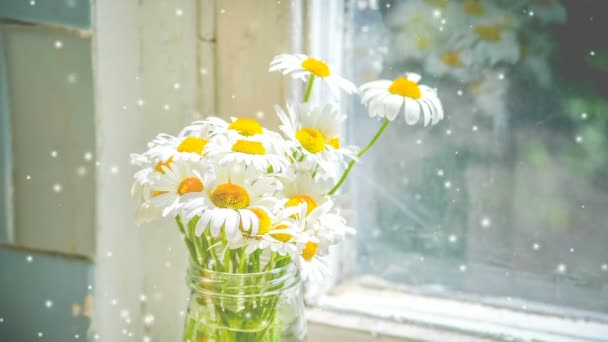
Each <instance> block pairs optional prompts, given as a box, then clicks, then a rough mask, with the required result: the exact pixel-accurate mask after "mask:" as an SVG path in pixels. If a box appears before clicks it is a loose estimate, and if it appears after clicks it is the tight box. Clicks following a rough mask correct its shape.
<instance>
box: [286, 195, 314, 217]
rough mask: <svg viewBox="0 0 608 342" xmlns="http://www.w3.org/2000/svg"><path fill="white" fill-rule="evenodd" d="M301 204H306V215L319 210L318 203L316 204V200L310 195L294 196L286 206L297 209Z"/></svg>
mask: <svg viewBox="0 0 608 342" xmlns="http://www.w3.org/2000/svg"><path fill="white" fill-rule="evenodd" d="M301 203H306V215H308V214H310V212H312V211H313V210H315V208H317V202H315V200H314V199H313V198H312V197H310V196H308V195H297V196H293V197H292V198H290V199H289V201H287V203H285V206H286V207H295V206H296V205H300V204H301Z"/></svg>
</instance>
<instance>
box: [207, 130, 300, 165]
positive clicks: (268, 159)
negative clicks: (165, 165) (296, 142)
mask: <svg viewBox="0 0 608 342" xmlns="http://www.w3.org/2000/svg"><path fill="white" fill-rule="evenodd" d="M203 154H205V155H206V156H207V157H208V158H210V159H213V160H216V161H217V164H218V165H219V166H225V165H227V164H243V165H246V166H247V167H249V166H251V167H254V168H256V170H258V171H260V172H262V173H264V172H267V170H268V169H269V168H272V171H273V172H274V173H279V172H283V171H285V170H286V169H287V164H288V163H289V160H288V159H287V157H286V155H287V154H286V153H285V152H284V151H276V148H275V146H274V145H273V144H270V143H268V140H266V142H264V141H263V140H257V139H256V137H255V136H253V137H245V136H242V135H240V134H238V133H230V132H228V133H226V134H218V135H216V136H215V137H214V138H213V139H211V140H210V141H209V144H207V146H205V149H204V151H203Z"/></svg>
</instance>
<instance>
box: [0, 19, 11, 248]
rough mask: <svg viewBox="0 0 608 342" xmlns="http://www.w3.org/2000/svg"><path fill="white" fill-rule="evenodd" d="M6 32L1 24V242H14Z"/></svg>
mask: <svg viewBox="0 0 608 342" xmlns="http://www.w3.org/2000/svg"><path fill="white" fill-rule="evenodd" d="M7 84H8V83H7V70H6V54H5V51H4V32H3V29H2V25H0V243H3V242H12V236H13V234H12V231H13V208H12V202H13V201H12V192H11V189H12V176H13V175H12V162H11V156H12V151H11V127H12V126H11V121H10V115H9V100H8V99H9V96H8V87H7Z"/></svg>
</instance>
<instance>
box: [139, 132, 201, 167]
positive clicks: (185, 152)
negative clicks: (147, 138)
mask: <svg viewBox="0 0 608 342" xmlns="http://www.w3.org/2000/svg"><path fill="white" fill-rule="evenodd" d="M199 128H200V129H198V130H192V131H189V134H190V135H178V136H177V137H174V136H172V135H170V134H165V133H161V134H159V135H157V136H156V137H155V138H154V139H153V140H152V141H151V142H150V143H149V144H148V147H149V149H148V151H147V152H146V153H144V155H145V156H147V157H148V158H149V159H150V160H153V161H167V160H168V159H170V158H172V159H189V160H193V161H196V160H200V159H201V158H202V153H203V149H204V148H205V145H207V142H209V139H210V138H211V135H212V133H213V129H212V127H205V126H200V127H199Z"/></svg>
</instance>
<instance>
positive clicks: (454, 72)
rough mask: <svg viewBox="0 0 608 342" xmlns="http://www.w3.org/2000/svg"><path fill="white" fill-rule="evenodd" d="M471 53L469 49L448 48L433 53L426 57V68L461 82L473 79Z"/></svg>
mask: <svg viewBox="0 0 608 342" xmlns="http://www.w3.org/2000/svg"><path fill="white" fill-rule="evenodd" d="M471 57H472V56H471V54H470V52H469V51H467V50H463V51H460V50H447V51H443V52H441V53H431V54H430V55H429V56H428V57H427V58H426V59H425V69H426V70H427V71H428V72H431V73H433V74H436V75H438V76H444V75H447V76H450V77H452V78H455V79H456V80H458V81H461V82H467V81H470V80H471V75H472V73H471V70H470V69H469V67H470V66H471V59H472V58H471Z"/></svg>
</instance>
